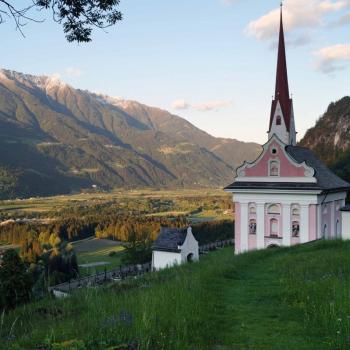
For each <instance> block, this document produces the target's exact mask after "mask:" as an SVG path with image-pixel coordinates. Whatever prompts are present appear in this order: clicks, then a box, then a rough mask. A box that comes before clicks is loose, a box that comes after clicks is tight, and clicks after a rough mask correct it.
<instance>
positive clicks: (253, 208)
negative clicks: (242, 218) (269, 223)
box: [249, 204, 256, 215]
mask: <svg viewBox="0 0 350 350" xmlns="http://www.w3.org/2000/svg"><path fill="white" fill-rule="evenodd" d="M249 214H250V215H255V214H256V207H255V205H254V204H251V205H250V206H249Z"/></svg>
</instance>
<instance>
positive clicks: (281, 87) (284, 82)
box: [275, 2, 289, 100]
mask: <svg viewBox="0 0 350 350" xmlns="http://www.w3.org/2000/svg"><path fill="white" fill-rule="evenodd" d="M282 6H283V4H282V2H281V14H280V34H279V42H278V59H277V74H276V90H275V99H276V100H277V99H281V100H289V86H288V72H287V60H286V45H285V42H284V30H283V14H282Z"/></svg>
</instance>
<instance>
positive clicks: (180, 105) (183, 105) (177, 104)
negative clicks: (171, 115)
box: [171, 100, 190, 109]
mask: <svg viewBox="0 0 350 350" xmlns="http://www.w3.org/2000/svg"><path fill="white" fill-rule="evenodd" d="M171 108H173V109H189V108H190V105H189V103H187V102H186V101H185V100H176V101H174V102H173V103H172V104H171Z"/></svg>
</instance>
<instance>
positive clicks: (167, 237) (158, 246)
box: [152, 227, 187, 253]
mask: <svg viewBox="0 0 350 350" xmlns="http://www.w3.org/2000/svg"><path fill="white" fill-rule="evenodd" d="M186 236H187V227H185V228H169V227H161V228H160V233H159V236H158V237H157V239H156V240H155V241H154V243H153V246H152V249H153V250H161V251H166V252H176V253H178V252H180V250H179V246H181V245H183V243H184V242H185V239H186Z"/></svg>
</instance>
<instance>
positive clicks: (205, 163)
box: [0, 70, 260, 198]
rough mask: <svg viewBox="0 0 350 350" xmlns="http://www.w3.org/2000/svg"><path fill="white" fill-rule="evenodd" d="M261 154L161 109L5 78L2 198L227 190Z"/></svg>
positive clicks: (0, 127) (5, 74)
mask: <svg viewBox="0 0 350 350" xmlns="http://www.w3.org/2000/svg"><path fill="white" fill-rule="evenodd" d="M259 151H260V146H259V145H257V144H253V143H243V142H239V141H236V140H230V139H220V138H215V137H212V136H211V135H209V134H207V133H205V132H203V131H201V130H199V129H197V128H196V127H195V126H193V125H192V124H190V123H189V122H187V121H186V120H184V119H182V118H180V117H178V116H175V115H172V114H170V113H168V112H166V111H163V110H160V109H157V108H152V107H148V106H145V105H142V104H140V103H137V102H132V101H124V100H118V99H114V98H110V97H108V96H102V95H97V94H94V93H91V92H88V91H82V90H78V89H74V88H72V87H71V86H69V85H67V84H65V83H64V82H62V81H60V80H59V79H57V78H55V77H45V76H41V77H37V76H32V75H25V74H22V73H17V72H13V71H7V70H1V71H0V187H1V188H0V198H13V197H18V196H19V197H28V196H36V195H52V194H59V193H69V192H71V191H74V190H81V189H84V188H89V187H91V186H93V185H95V186H96V187H99V188H102V189H112V188H115V187H119V188H131V187H217V186H223V185H225V184H227V183H228V182H230V181H231V180H232V177H233V171H234V169H235V167H237V166H238V165H239V164H240V163H241V162H242V161H243V160H245V159H248V160H252V159H254V158H255V157H256V155H257V154H258V153H259Z"/></svg>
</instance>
